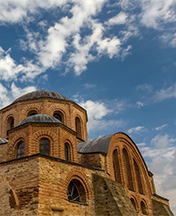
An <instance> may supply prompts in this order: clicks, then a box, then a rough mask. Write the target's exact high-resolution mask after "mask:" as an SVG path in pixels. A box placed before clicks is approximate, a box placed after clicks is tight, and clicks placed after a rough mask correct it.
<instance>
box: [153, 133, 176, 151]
mask: <svg viewBox="0 0 176 216" xmlns="http://www.w3.org/2000/svg"><path fill="white" fill-rule="evenodd" d="M175 141H176V139H172V138H169V135H168V134H165V135H161V134H158V135H157V136H155V137H154V138H153V139H152V140H151V144H152V145H154V146H155V147H156V148H166V147H169V146H171V144H172V143H173V142H175Z"/></svg>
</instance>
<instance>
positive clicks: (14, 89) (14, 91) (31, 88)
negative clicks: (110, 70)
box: [11, 83, 36, 99]
mask: <svg viewBox="0 0 176 216" xmlns="http://www.w3.org/2000/svg"><path fill="white" fill-rule="evenodd" d="M32 91H36V87H35V86H28V87H25V88H23V89H22V88H19V87H17V86H16V85H15V83H12V85H11V94H12V97H13V99H16V98H18V97H20V96H22V95H25V94H27V93H28V92H32Z"/></svg>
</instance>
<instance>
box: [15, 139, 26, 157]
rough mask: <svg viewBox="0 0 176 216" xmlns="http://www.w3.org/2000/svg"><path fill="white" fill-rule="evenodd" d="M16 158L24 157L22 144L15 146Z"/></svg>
mask: <svg viewBox="0 0 176 216" xmlns="http://www.w3.org/2000/svg"><path fill="white" fill-rule="evenodd" d="M16 157H17V158H22V157H24V142H22V141H21V142H19V143H18V146H17V156H16Z"/></svg>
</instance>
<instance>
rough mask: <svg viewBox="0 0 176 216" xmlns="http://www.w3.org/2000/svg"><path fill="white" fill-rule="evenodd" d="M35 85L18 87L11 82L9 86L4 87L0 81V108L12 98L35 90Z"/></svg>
mask: <svg viewBox="0 0 176 216" xmlns="http://www.w3.org/2000/svg"><path fill="white" fill-rule="evenodd" d="M35 90H36V87H35V86H28V87H25V88H19V87H17V86H16V85H15V83H14V82H12V84H11V86H10V88H6V87H5V86H4V85H2V83H0V109H1V108H3V107H5V106H8V105H9V104H10V103H11V102H13V100H15V99H16V98H18V97H20V96H21V95H23V94H26V93H28V92H32V91H35Z"/></svg>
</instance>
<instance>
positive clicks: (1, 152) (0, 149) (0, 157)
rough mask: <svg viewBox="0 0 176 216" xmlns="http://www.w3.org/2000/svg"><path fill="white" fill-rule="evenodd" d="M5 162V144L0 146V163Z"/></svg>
mask: <svg viewBox="0 0 176 216" xmlns="http://www.w3.org/2000/svg"><path fill="white" fill-rule="evenodd" d="M6 160H7V144H3V145H0V162H3V161H6Z"/></svg>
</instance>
